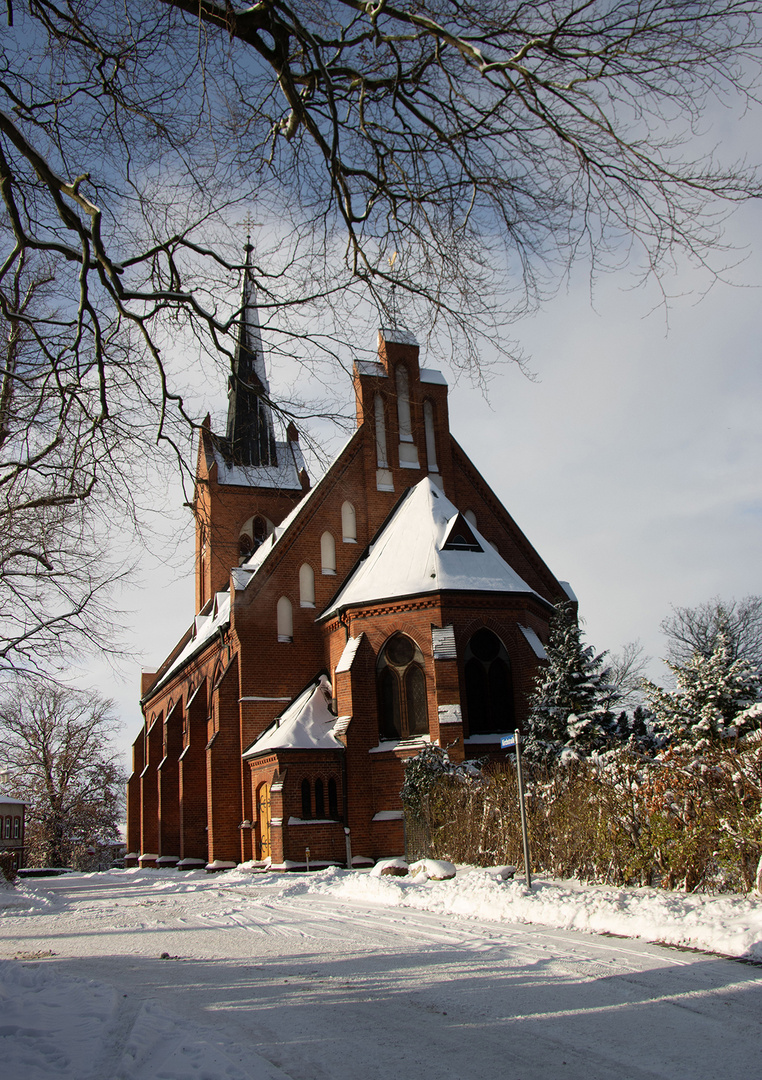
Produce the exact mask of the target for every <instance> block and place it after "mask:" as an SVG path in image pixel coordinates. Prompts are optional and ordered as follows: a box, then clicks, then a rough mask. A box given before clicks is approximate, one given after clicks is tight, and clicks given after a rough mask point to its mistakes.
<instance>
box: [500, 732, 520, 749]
mask: <svg viewBox="0 0 762 1080" xmlns="http://www.w3.org/2000/svg"><path fill="white" fill-rule="evenodd" d="M515 745H516V736H515V735H503V737H502V739H501V740H500V749H501V750H507V749H508V747H509V746H515Z"/></svg>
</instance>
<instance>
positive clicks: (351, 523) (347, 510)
mask: <svg viewBox="0 0 762 1080" xmlns="http://www.w3.org/2000/svg"><path fill="white" fill-rule="evenodd" d="M341 534H342V539H343V540H344V543H345V544H356V543H357V516H356V514H355V508H354V506H352V503H351V502H345V503H342V506H341Z"/></svg>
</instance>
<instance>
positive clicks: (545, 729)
mask: <svg viewBox="0 0 762 1080" xmlns="http://www.w3.org/2000/svg"><path fill="white" fill-rule="evenodd" d="M545 651H546V652H547V654H548V663H547V666H546V667H545V668H544V669H543V670H542V671H541V672H540V674H539V676H538V677H537V681H536V684H535V691H534V694H533V695H532V698H531V702H530V704H531V712H530V716H529V725H528V731H527V736H526V753H527V756H528V757H530V758H532V759H533V760H535V761H546V762H550V761H553V760H556V759H558V758H560V757H561V756H562V755H564V756H568V755H573V756H575V757H582V756H585V755H586V754H588V753H590V752H591V751H593V750H599V749H601V748H603V747H604V746H605V745H606V743H607V742H608V740H609V739H610V737H611V735H612V733H613V729H614V724H615V721H614V718H613V716H612V714H611V712H610V709H609V706H610V705H611V704H613V703H614V700H615V697H616V694H615V692H614V691H613V690H612V687H611V686H610V684H609V682H608V671H607V669H606V668H605V666H604V659H605V656H606V654H605V652H604V653H598V654H596V652H595V650H594V649H593V647H592V646H591V645H585V644H584V643H583V641H582V631H581V630H580V627H579V623H578V622H577V618H576V615H575V613H574V610H573V608H572V606H571V605H570V604H559V605H558V606H557V608H556V614H555V615H554V617H553V619H552V620H551V624H550V637H549V640H548V644H547V646H546V650H545Z"/></svg>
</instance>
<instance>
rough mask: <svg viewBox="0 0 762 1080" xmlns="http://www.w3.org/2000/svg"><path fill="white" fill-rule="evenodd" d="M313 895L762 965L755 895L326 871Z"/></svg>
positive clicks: (470, 875)
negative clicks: (634, 941)
mask: <svg viewBox="0 0 762 1080" xmlns="http://www.w3.org/2000/svg"><path fill="white" fill-rule="evenodd" d="M311 891H315V892H323V893H331V894H333V895H334V896H336V897H337V898H345V899H347V900H359V901H365V902H371V903H375V904H382V905H384V906H387V907H409V908H415V909H417V910H420V911H432V912H441V913H447V914H452V915H460V916H464V917H466V918H476V919H488V920H491V921H494V922H522V923H536V924H538V925H540V926H550V927H555V928H557V929H563V930H585V931H589V932H592V933H596V934H618V935H621V936H623V937H631V938H642V939H643V940H645V941H652V942H660V943H663V944H666V945H680V946H685V947H689V948H694V949H703V950H705V951H708V952H717V953H721V954H723V955H725V956H737V957H746V958H748V959H754V960H760V961H762V901H761V900H760V898H759V897H754V896H752V897H750V898H746V897H741V896H703V895H701V896H699V895H693V894H684V893H675V892H666V891H663V890H661V889H614V888H610V887H607V886H603V885H583V884H581V883H578V882H574V881H563V882H561V881H553V880H548V879H545V878H536V879H535V880H534V882H533V887H532V891H531V892H530V891H529V890H528V889H527V888H526V886H525V884H524V883H523V882H522V881H500V880H496V879H495V877H494V876H492V875H491V874H490V872H489V871H488V870H478V869H472V868H466V869H463V870H460V871H459V872H458V876H457V878H455V879H454V880H452V881H437V882H423V881H420V880H417V879H416V880H415V881H413V880H411V879H406V878H392V877H371V876H370V875H368V874H357V873H351V874H350V873H347V872H346V871H344V870H337V869H331V870H325V871H323V872H322V873H321V874H320V875H317V876H316V880H315V881H314V883H313V885H312V886H311Z"/></svg>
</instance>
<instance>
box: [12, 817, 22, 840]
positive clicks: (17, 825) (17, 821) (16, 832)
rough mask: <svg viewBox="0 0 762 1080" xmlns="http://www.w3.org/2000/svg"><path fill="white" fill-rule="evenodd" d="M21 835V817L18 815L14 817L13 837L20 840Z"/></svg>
mask: <svg viewBox="0 0 762 1080" xmlns="http://www.w3.org/2000/svg"><path fill="white" fill-rule="evenodd" d="M20 837H21V818H20V817H17V818H14V819H13V839H14V840H18V839H19V838H20Z"/></svg>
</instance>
